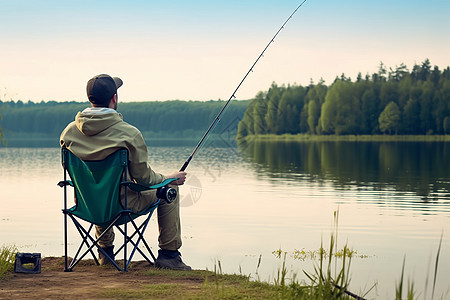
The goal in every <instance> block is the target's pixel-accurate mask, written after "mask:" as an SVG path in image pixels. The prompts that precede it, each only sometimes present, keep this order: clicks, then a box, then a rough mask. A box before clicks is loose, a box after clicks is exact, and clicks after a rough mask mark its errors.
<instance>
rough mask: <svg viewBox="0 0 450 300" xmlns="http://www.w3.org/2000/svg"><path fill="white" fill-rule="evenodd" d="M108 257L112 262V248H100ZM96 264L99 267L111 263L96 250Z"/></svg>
mask: <svg viewBox="0 0 450 300" xmlns="http://www.w3.org/2000/svg"><path fill="white" fill-rule="evenodd" d="M102 249H103V250H104V251H105V252H106V254H108V256H109V257H110V258H111V259H112V260H114V246H111V247H106V248H102ZM98 262H99V264H100V265H101V266H104V265H107V264H110V263H111V261H110V260H109V259H108V258H107V257H106V256H105V255H104V254H103V253H102V252H101V251H100V250H98Z"/></svg>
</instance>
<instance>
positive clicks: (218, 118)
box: [180, 0, 306, 171]
mask: <svg viewBox="0 0 450 300" xmlns="http://www.w3.org/2000/svg"><path fill="white" fill-rule="evenodd" d="M305 2H306V0H303V2H302V3H300V5H299V6H297V8H296V9H295V10H294V11H293V12H292V13H291V15H290V16H289V17H288V18H287V19H286V21H285V22H284V23H283V25H281V27H280V29H278V31H277V32H276V33H275V35H274V36H273V37H272V39H271V40H270V41H269V43H268V44H267V45H266V47H265V48H264V50H263V51H262V52H261V54H260V55H259V56H258V58H257V59H256V60H255V62H254V63H253V65H252V66H251V67H250V69H249V70H248V71H247V73H246V74H245V76H244V78H242V80H241V82H240V83H239V84H238V86H237V87H236V89H235V90H234V92H233V94H231V96H230V98H229V99H228V101H227V102H226V103H225V105H224V106H223V107H222V109H221V110H220V112H219V113H218V114H217V116H216V118H215V119H214V121H213V122H212V123H211V125H210V126H209V128H208V130H206V132H205V134H204V135H203V137H202V138H201V139H200V142H198V144H197V146H196V147H195V148H194V151H192V153H191V155H190V156H189V158H188V159H187V160H186V161H185V162H184V164H183V166H182V167H181V169H180V171H184V170H186V168H187V166H188V165H189V163H190V162H191V160H192V158H193V157H194V155H195V153H196V152H197V150H198V149H199V148H200V146H201V144H202V143H203V142H204V141H205V139H206V137H207V136H208V135H209V133H210V132H211V130H213V129H214V127H215V126H216V125H217V123H219V121H220V116H221V115H222V113H223V112H224V111H225V109H226V108H227V107H228V105H229V104H230V102H231V100H232V99H233V98H236V92H237V91H238V90H239V88H240V87H241V85H242V84H243V83H244V81H245V79H247V77H248V75H249V74H250V73H251V72H253V68H254V67H255V66H256V64H257V63H258V61H259V60H260V59H261V57H263V56H264V53H265V52H266V50H267V48H269V46H270V44H272V43H273V42H274V40H275V38H276V37H277V35H278V34H279V33H280V31H281V30H283V29H284V26H286V24H287V22H289V20H290V19H292V16H294V14H295V13H296V12H297V10H299V9H300V7H302V5H303V4H304V3H305Z"/></svg>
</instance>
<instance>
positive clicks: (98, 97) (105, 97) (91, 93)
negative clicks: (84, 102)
mask: <svg viewBox="0 0 450 300" xmlns="http://www.w3.org/2000/svg"><path fill="white" fill-rule="evenodd" d="M122 84H123V81H122V79H120V78H119V77H111V76H109V75H106V74H100V75H97V76H94V77H92V78H91V79H89V81H88V83H87V86H86V92H87V96H88V98H89V101H90V102H91V103H93V104H96V105H108V104H109V101H111V98H112V97H113V96H114V94H115V93H117V89H118V88H119V87H121V86H122Z"/></svg>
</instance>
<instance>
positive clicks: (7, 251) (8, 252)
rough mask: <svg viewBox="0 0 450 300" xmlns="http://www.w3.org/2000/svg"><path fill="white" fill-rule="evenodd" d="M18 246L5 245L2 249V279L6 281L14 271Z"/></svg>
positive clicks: (0, 258) (0, 250)
mask: <svg viewBox="0 0 450 300" xmlns="http://www.w3.org/2000/svg"><path fill="white" fill-rule="evenodd" d="M16 253H17V247H16V246H8V245H3V246H2V247H1V248H0V279H4V278H6V277H7V276H8V274H9V273H10V272H11V271H12V270H13V269H14V258H15V256H16Z"/></svg>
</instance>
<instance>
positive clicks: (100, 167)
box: [58, 148, 176, 272]
mask: <svg viewBox="0 0 450 300" xmlns="http://www.w3.org/2000/svg"><path fill="white" fill-rule="evenodd" d="M62 165H63V168H64V180H63V181H60V182H59V183H58V185H59V186H60V187H63V188H64V208H63V209H62V212H63V214H64V257H65V265H64V267H65V269H64V271H66V272H69V271H72V269H73V268H74V267H75V266H76V265H77V264H78V262H79V261H81V260H82V259H83V258H84V257H85V256H86V255H87V254H88V253H91V254H92V256H93V258H94V261H95V263H96V264H97V265H98V264H99V262H98V260H97V258H96V256H95V254H94V251H93V249H95V248H97V249H98V251H100V252H101V253H102V254H103V255H104V256H105V257H106V259H107V260H109V261H110V262H111V263H112V264H113V265H114V266H115V267H116V268H117V270H119V271H127V270H128V266H129V264H130V262H131V260H132V258H133V256H134V254H135V252H136V251H138V252H139V253H140V254H141V255H142V256H143V257H144V258H145V259H146V260H147V261H148V262H149V263H150V264H151V265H153V264H154V261H155V259H156V258H155V256H154V254H153V253H152V251H151V249H150V247H149V246H148V243H147V242H146V241H145V239H144V236H143V235H144V232H145V229H146V228H147V225H148V223H149V221H150V218H151V216H152V214H153V212H154V210H155V209H156V208H157V207H158V204H159V202H160V201H161V199H160V200H158V202H157V203H155V204H154V205H153V206H151V207H149V208H148V209H147V210H146V211H144V212H142V213H139V214H138V213H134V212H132V211H131V210H129V209H127V198H126V195H127V193H126V189H127V188H130V189H132V190H134V191H137V192H140V191H144V190H150V189H158V188H161V187H164V186H166V185H167V184H169V183H170V182H172V181H174V180H176V179H167V180H165V181H164V182H162V183H160V184H158V185H154V186H144V185H140V184H136V183H134V182H133V181H127V169H128V151H127V150H125V149H121V150H118V151H116V152H115V153H113V154H111V155H110V156H108V157H107V158H105V159H104V160H100V161H83V160H81V159H79V158H78V157H77V156H75V155H74V154H73V153H72V152H70V151H69V150H68V149H64V148H63V149H62ZM67 174H69V176H70V179H71V180H67ZM68 186H72V187H73V188H74V190H75V198H76V204H75V206H73V207H71V208H69V209H68V208H67V200H68V199H67V191H68ZM121 192H122V193H121ZM121 194H122V195H123V197H124V206H123V207H122V204H121V202H120V195H121ZM139 216H145V219H144V221H143V222H142V223H141V225H139V226H137V224H136V222H135V219H136V218H137V217H139ZM68 217H70V219H72V221H73V223H74V225H75V227H76V229H77V230H78V232H79V233H80V236H81V238H82V241H81V244H80V246H79V247H78V250H77V252H76V254H75V256H74V257H73V259H72V260H71V262H70V264H68V241H67V240H68V234H67V226H68V224H67V223H68V222H67V218H68ZM80 220H83V221H86V222H87V223H88V225H84V226H83V225H82V224H81V223H80ZM129 223H130V224H131V225H132V229H134V231H133V233H132V234H129V233H128V228H127V225H128V224H129ZM94 225H99V226H102V227H103V228H105V231H104V233H105V232H106V231H108V230H109V229H111V228H114V227H115V228H117V229H118V231H119V232H120V233H121V234H122V235H123V237H124V240H123V244H122V245H121V246H120V248H119V249H118V250H117V251H116V252H115V253H114V256H115V257H117V254H118V253H119V252H120V251H123V268H121V267H119V265H118V263H117V262H116V261H115V260H114V259H113V258H112V257H110V256H109V255H108V254H107V253H106V252H105V251H104V250H103V249H102V248H101V247H100V245H99V244H98V241H99V240H100V239H101V238H102V236H103V234H102V235H100V236H99V237H98V238H95V235H94V237H92V236H91V230H92V228H93V227H94ZM87 226H89V228H88V229H86V228H85V227H87ZM141 242H142V244H143V245H144V246H145V249H144V251H145V250H147V253H144V251H143V250H141V249H140V248H139V245H140V243H141ZM127 246H131V247H132V250H131V253H130V255H129V256H127ZM84 248H87V249H84ZM149 255H150V256H151V258H152V259H153V260H151V259H150V258H149Z"/></svg>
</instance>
